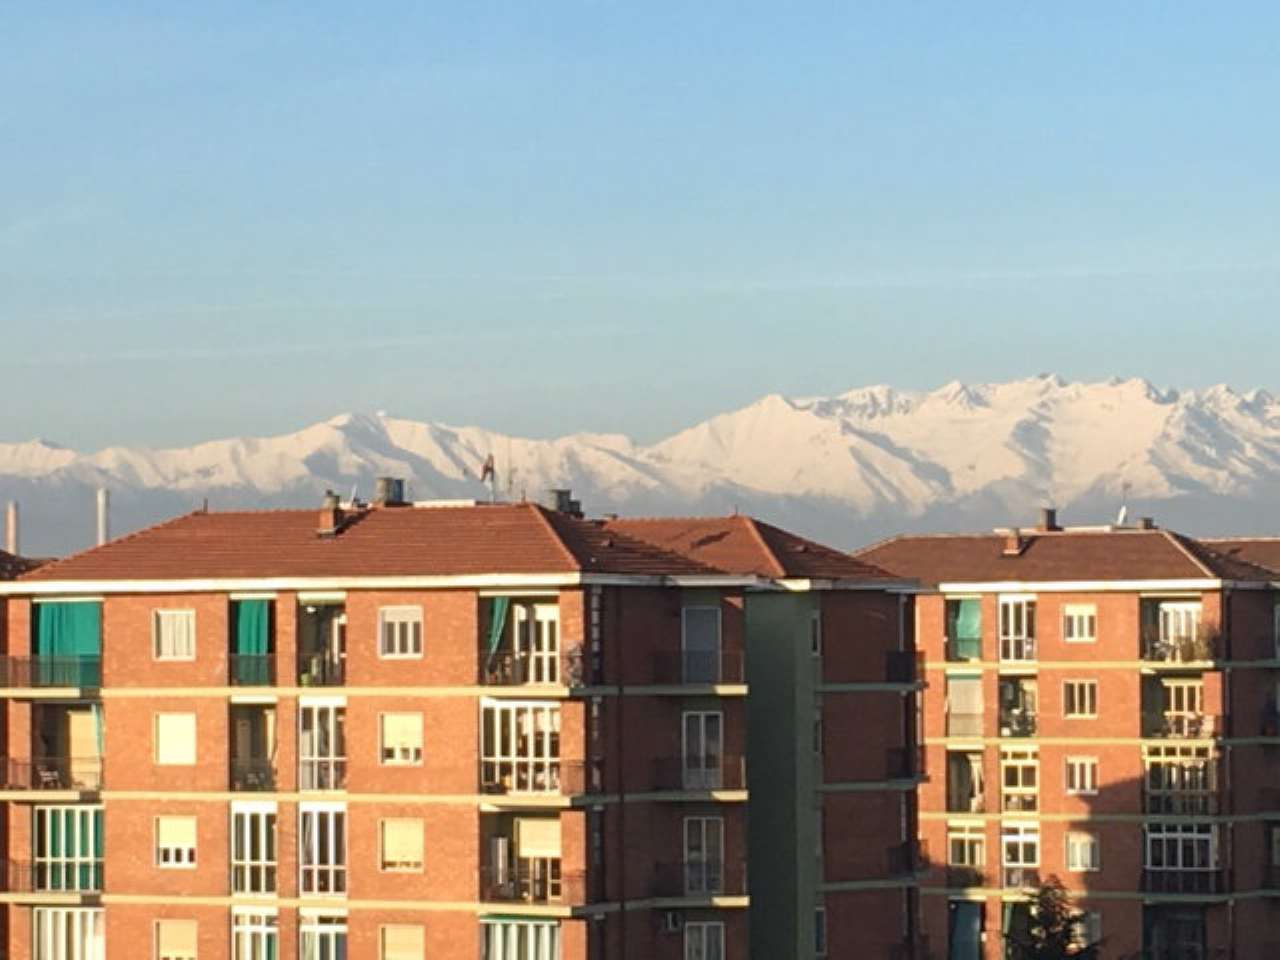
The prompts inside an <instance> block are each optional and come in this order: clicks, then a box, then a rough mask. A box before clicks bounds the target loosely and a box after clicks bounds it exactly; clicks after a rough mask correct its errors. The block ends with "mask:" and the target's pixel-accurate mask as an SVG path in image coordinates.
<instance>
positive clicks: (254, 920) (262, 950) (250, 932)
mask: <svg viewBox="0 0 1280 960" xmlns="http://www.w3.org/2000/svg"><path fill="white" fill-rule="evenodd" d="M279 949H280V931H279V929H278V927H277V923H276V915H275V912H274V911H268V910H233V912H232V914H231V957H232V960H276V957H277V956H278V955H279Z"/></svg>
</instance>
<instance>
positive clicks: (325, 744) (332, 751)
mask: <svg viewBox="0 0 1280 960" xmlns="http://www.w3.org/2000/svg"><path fill="white" fill-rule="evenodd" d="M346 724H347V708H346V707H345V706H343V704H342V703H341V702H324V703H321V702H312V703H307V702H305V701H304V702H303V703H302V704H301V705H300V707H299V709H298V725H299V730H300V735H299V742H298V785H299V787H300V788H301V789H303V790H341V789H343V787H345V786H346V783H347V738H346Z"/></svg>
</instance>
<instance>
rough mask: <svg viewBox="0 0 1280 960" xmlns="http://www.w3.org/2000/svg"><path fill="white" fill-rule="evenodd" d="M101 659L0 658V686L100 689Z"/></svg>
mask: <svg viewBox="0 0 1280 960" xmlns="http://www.w3.org/2000/svg"><path fill="white" fill-rule="evenodd" d="M100 686H102V658H101V657H45V656H34V657H0V687H18V688H27V687H100Z"/></svg>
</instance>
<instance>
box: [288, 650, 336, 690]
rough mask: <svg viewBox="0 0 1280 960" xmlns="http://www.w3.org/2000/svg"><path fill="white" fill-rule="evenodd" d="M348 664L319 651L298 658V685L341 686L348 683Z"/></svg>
mask: <svg viewBox="0 0 1280 960" xmlns="http://www.w3.org/2000/svg"><path fill="white" fill-rule="evenodd" d="M346 676H347V671H346V665H345V663H344V661H342V660H336V661H335V660H334V659H332V658H331V657H330V656H328V655H326V654H323V653H317V654H314V655H312V656H303V657H300V658H299V660H298V685H299V686H302V687H340V686H342V685H343V684H344V683H346Z"/></svg>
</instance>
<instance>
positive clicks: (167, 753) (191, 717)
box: [156, 713, 196, 766]
mask: <svg viewBox="0 0 1280 960" xmlns="http://www.w3.org/2000/svg"><path fill="white" fill-rule="evenodd" d="M195 762H196V715H195V714H194V713H157V714H156V763H158V764H174V765H182V766H191V765H193V764H195Z"/></svg>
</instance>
